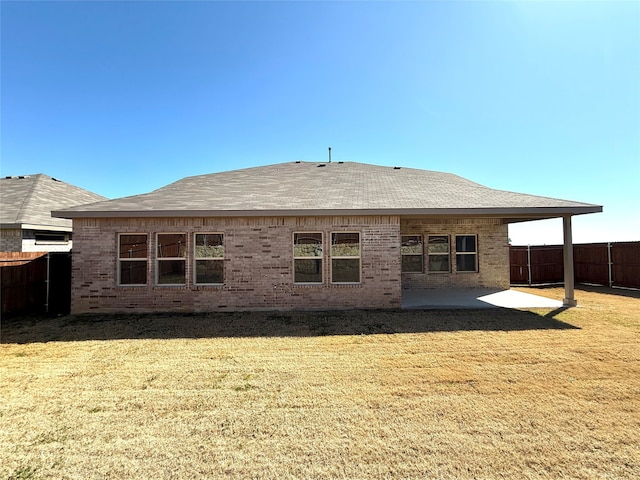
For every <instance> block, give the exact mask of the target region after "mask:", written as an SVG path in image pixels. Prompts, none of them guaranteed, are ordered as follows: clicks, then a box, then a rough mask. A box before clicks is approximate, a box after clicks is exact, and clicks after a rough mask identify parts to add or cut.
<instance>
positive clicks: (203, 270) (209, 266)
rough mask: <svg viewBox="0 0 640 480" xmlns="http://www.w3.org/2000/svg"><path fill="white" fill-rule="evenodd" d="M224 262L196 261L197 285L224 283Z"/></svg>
mask: <svg viewBox="0 0 640 480" xmlns="http://www.w3.org/2000/svg"><path fill="white" fill-rule="evenodd" d="M223 264H224V261H223V260H196V283H224V279H223V269H224V265H223Z"/></svg>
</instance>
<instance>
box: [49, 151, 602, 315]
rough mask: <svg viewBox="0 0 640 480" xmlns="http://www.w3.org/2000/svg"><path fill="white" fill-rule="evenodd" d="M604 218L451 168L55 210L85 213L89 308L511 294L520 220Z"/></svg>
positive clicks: (80, 303) (239, 184)
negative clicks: (481, 290) (489, 290)
mask: <svg viewBox="0 0 640 480" xmlns="http://www.w3.org/2000/svg"><path fill="white" fill-rule="evenodd" d="M599 211H602V207H600V206H598V205H591V204H585V203H579V202H573V201H566V200H558V199H552V198H545V197H539V196H533V195H525V194H519V193H512V192H506V191H499V190H493V189H490V188H487V187H484V186H482V185H479V184H477V183H474V182H471V181H469V180H466V179H464V178H461V177H459V176H456V175H452V174H448V173H441V172H433V171H425V170H417V169H409V168H400V167H382V166H376V165H367V164H361V163H354V162H329V163H314V162H290V163H282V164H276V165H270V166H264V167H256V168H249V169H243V170H235V171H229V172H223V173H216V174H209V175H201V176H195V177H188V178H184V179H182V180H180V181H177V182H175V183H172V184H170V185H167V186H165V187H163V188H160V189H158V190H155V191H153V192H150V193H147V194H143V195H136V196H132V197H125V198H120V199H115V200H110V201H105V202H99V203H95V204H92V205H88V206H80V207H73V208H68V209H65V210H62V211H57V212H54V213H53V214H54V215H55V216H57V217H62V218H69V219H73V232H74V255H73V289H72V290H73V291H72V311H73V312H76V313H79V312H89V311H104V312H109V311H112V312H116V311H150V310H161V311H214V310H271V309H273V310H277V309H344V308H399V307H400V306H401V299H402V291H403V289H404V290H416V289H418V290H419V289H437V288H440V289H447V288H459V287H463V288H476V287H495V288H504V289H507V288H509V246H508V237H507V226H508V224H509V223H512V222H519V221H528V220H536V219H544V218H555V217H563V218H564V219H565V244H566V245H569V246H570V245H571V216H572V215H578V214H585V213H593V212H599ZM567 250H569V248H567ZM568 260H571V265H572V259H568ZM568 287H570V288H571V290H567V292H566V293H567V295H566V297H567V298H565V302H566V303H567V304H571V301H572V300H573V290H572V289H573V284H572V283H571V285H569V286H568Z"/></svg>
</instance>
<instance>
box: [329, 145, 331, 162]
mask: <svg viewBox="0 0 640 480" xmlns="http://www.w3.org/2000/svg"><path fill="white" fill-rule="evenodd" d="M329 163H331V147H329Z"/></svg>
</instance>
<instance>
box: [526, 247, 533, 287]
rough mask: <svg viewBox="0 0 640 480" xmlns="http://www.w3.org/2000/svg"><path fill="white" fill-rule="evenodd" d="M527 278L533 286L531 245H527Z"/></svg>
mask: <svg viewBox="0 0 640 480" xmlns="http://www.w3.org/2000/svg"><path fill="white" fill-rule="evenodd" d="M527 277H528V279H529V286H531V283H532V282H531V245H527Z"/></svg>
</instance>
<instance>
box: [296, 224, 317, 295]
mask: <svg viewBox="0 0 640 480" xmlns="http://www.w3.org/2000/svg"><path fill="white" fill-rule="evenodd" d="M293 282H294V283H322V233H315V232H311V233H294V234H293Z"/></svg>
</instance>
